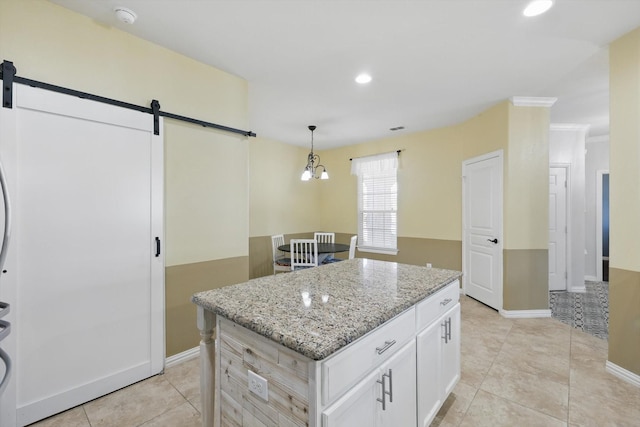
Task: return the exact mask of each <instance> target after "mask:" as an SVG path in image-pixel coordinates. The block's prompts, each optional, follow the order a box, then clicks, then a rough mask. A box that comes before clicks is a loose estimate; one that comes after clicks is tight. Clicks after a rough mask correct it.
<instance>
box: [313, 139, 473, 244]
mask: <svg viewBox="0 0 640 427" xmlns="http://www.w3.org/2000/svg"><path fill="white" fill-rule="evenodd" d="M461 144H462V143H461V138H460V137H459V130H458V129H457V128H456V127H448V128H442V129H436V130H432V131H427V132H418V133H413V134H407V135H401V136H397V137H394V138H388V139H383V140H378V141H373V142H369V143H366V144H359V145H354V146H349V147H343V148H339V149H334V150H330V151H328V152H326V153H325V155H324V156H323V162H324V163H325V165H326V166H327V167H328V168H330V171H331V179H330V180H329V183H330V184H329V185H327V186H325V187H323V192H322V197H321V198H322V200H323V204H322V209H323V210H322V224H321V228H322V229H324V230H335V231H336V232H341V233H352V234H357V230H358V223H357V209H358V205H357V198H356V197H355V195H356V194H357V191H358V190H357V178H356V177H355V176H353V175H351V162H350V161H349V159H350V158H353V157H362V156H367V155H372V154H378V153H384V152H390V151H396V150H402V152H401V154H400V157H399V169H398V237H414V238H429V239H438V240H461V224H462V216H461V215H462V214H461V212H462V205H461V203H462V202H461V194H462V181H461V165H462V145H461ZM324 159H326V160H324Z"/></svg>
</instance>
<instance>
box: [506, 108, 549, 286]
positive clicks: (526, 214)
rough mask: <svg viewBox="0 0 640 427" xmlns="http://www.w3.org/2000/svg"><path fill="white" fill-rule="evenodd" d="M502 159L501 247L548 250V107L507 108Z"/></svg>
mask: <svg viewBox="0 0 640 427" xmlns="http://www.w3.org/2000/svg"><path fill="white" fill-rule="evenodd" d="M505 155H506V159H505V180H504V183H505V186H504V247H505V249H547V247H548V244H549V108H548V107H515V106H513V105H512V104H509V144H508V150H507V152H506V153H505ZM545 285H546V283H545Z"/></svg>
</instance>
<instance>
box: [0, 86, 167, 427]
mask: <svg viewBox="0 0 640 427" xmlns="http://www.w3.org/2000/svg"><path fill="white" fill-rule="evenodd" d="M0 116H1V120H0V137H2V139H0V157H1V158H2V161H3V162H4V163H5V164H6V165H7V168H8V178H7V179H8V181H9V185H10V186H11V189H12V194H11V195H12V198H13V207H14V212H15V215H14V232H13V237H12V245H11V247H10V252H9V259H8V262H7V267H6V270H7V273H6V274H4V275H2V279H1V282H0V293H1V295H0V296H1V297H2V298H1V299H3V300H9V302H10V303H11V305H12V313H11V315H12V324H13V330H12V334H11V335H10V336H9V338H10V342H9V343H8V349H9V352H10V354H11V357H12V359H13V360H14V364H15V372H14V375H13V376H12V381H11V383H10V386H9V388H8V390H7V391H6V393H5V395H4V396H2V397H1V398H0V399H2V400H1V401H0V403H1V405H0V410H1V411H2V412H1V414H2V415H0V417H1V419H0V424H1V425H2V426H3V427H4V426H6V427H9V426H13V425H19V426H22V425H26V424H29V423H32V422H34V421H37V420H39V419H42V418H45V417H47V416H50V415H52V414H55V413H57V412H60V411H63V410H66V409H68V408H71V407H73V406H76V405H78V404H81V403H84V402H87V401H89V400H91V399H94V398H96V397H99V396H102V395H104V394H107V393H109V392H111V391H114V390H117V389H119V388H122V387H124V386H127V385H129V384H132V383H134V382H136V381H139V380H142V379H144V378H147V377H150V376H152V375H154V374H157V373H159V372H161V371H162V369H163V366H164V261H163V260H164V255H163V254H162V253H160V254H157V250H158V249H164V248H160V244H161V243H163V242H164V240H163V237H164V236H163V140H162V135H154V134H153V117H152V116H151V115H149V114H146V113H141V112H137V111H132V110H126V109H123V108H118V107H115V106H111V105H106V104H101V103H97V102H93V101H90V100H86V99H80V98H76V97H72V96H69V95H62V94H58V93H53V92H49V91H45V90H42V89H36V88H32V87H28V86H22V85H14V104H13V109H5V108H0ZM161 128H162V127H161Z"/></svg>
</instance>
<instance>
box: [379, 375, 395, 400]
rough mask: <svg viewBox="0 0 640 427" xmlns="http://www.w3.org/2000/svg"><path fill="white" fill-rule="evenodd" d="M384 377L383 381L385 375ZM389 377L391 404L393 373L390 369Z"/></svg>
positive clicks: (390, 398)
mask: <svg viewBox="0 0 640 427" xmlns="http://www.w3.org/2000/svg"><path fill="white" fill-rule="evenodd" d="M382 377H383V381H384V375H383V376H382ZM387 377H389V393H388V394H389V403H392V402H393V371H392V370H391V369H389V375H387Z"/></svg>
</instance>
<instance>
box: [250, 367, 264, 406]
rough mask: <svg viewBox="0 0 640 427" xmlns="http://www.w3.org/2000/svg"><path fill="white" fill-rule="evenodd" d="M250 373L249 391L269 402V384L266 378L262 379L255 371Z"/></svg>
mask: <svg viewBox="0 0 640 427" xmlns="http://www.w3.org/2000/svg"><path fill="white" fill-rule="evenodd" d="M248 372H249V391H250V392H251V393H253V394H255V395H256V396H258V397H261V398H262V399H264V400H265V401H267V402H268V401H269V384H268V383H267V379H266V378H262V377H261V376H260V375H258V374H256V373H255V372H253V371H248Z"/></svg>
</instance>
